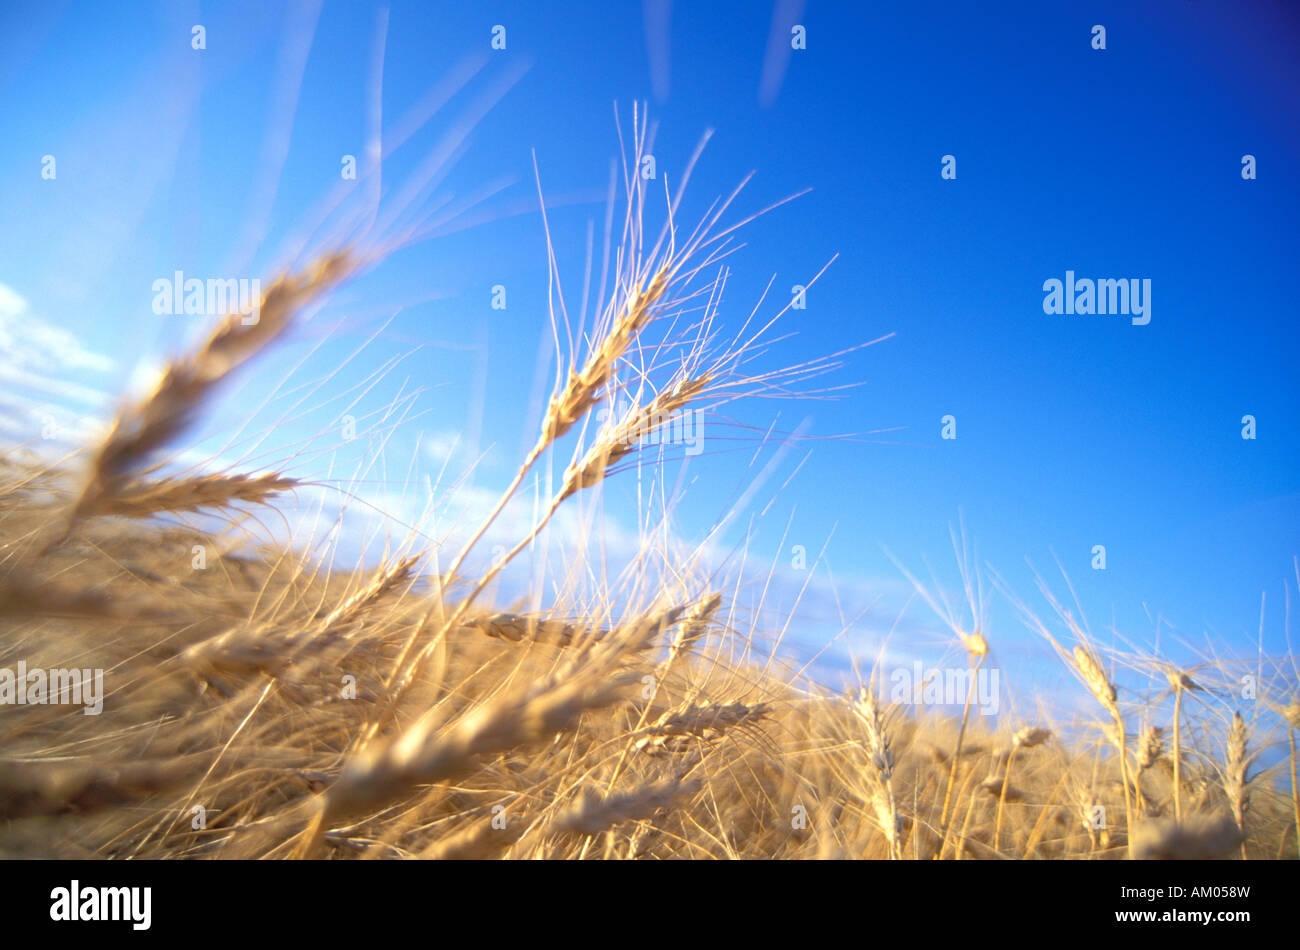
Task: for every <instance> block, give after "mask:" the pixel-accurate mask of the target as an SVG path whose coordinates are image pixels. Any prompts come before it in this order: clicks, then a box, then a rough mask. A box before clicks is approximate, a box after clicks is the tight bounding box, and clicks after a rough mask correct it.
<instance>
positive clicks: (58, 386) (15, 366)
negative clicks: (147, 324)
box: [0, 283, 115, 442]
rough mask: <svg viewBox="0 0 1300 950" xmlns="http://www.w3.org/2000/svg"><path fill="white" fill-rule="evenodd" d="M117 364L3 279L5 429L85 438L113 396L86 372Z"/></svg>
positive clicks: (0, 332)
mask: <svg viewBox="0 0 1300 950" xmlns="http://www.w3.org/2000/svg"><path fill="white" fill-rule="evenodd" d="M114 365H115V364H114V362H113V360H112V359H110V358H109V357H107V356H105V355H103V354H102V353H97V352H95V351H94V350H91V349H88V348H87V347H86V346H85V345H83V344H82V342H81V340H79V339H78V338H77V336H76V335H75V334H73V333H71V332H69V331H68V330H65V329H64V328H62V327H58V326H55V325H54V324H52V323H50V322H49V320H47V319H45V318H43V317H41V316H40V315H39V314H36V313H33V312H32V310H31V308H30V307H29V306H28V304H27V301H26V300H25V299H24V298H23V297H22V295H20V294H19V293H18V292H17V291H15V290H14V289H13V288H12V287H10V286H8V285H6V284H3V283H0V413H2V414H3V415H2V416H0V426H3V428H4V429H5V431H6V432H9V433H12V434H14V435H27V436H29V437H34V436H37V435H39V436H41V437H42V438H43V439H47V440H54V441H56V442H62V441H65V440H67V439H74V440H75V439H81V438H84V437H85V436H86V435H88V434H89V433H91V432H92V431H93V430H94V429H95V426H96V424H97V420H98V414H99V412H100V411H101V410H102V408H103V407H104V406H105V405H107V403H108V399H109V397H108V394H107V392H106V391H105V390H103V389H100V388H97V387H95V386H94V385H92V384H90V383H87V382H86V377H87V375H92V376H93V375H94V374H101V375H102V374H106V373H110V372H112V370H113V368H114ZM87 410H89V411H87Z"/></svg>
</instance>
